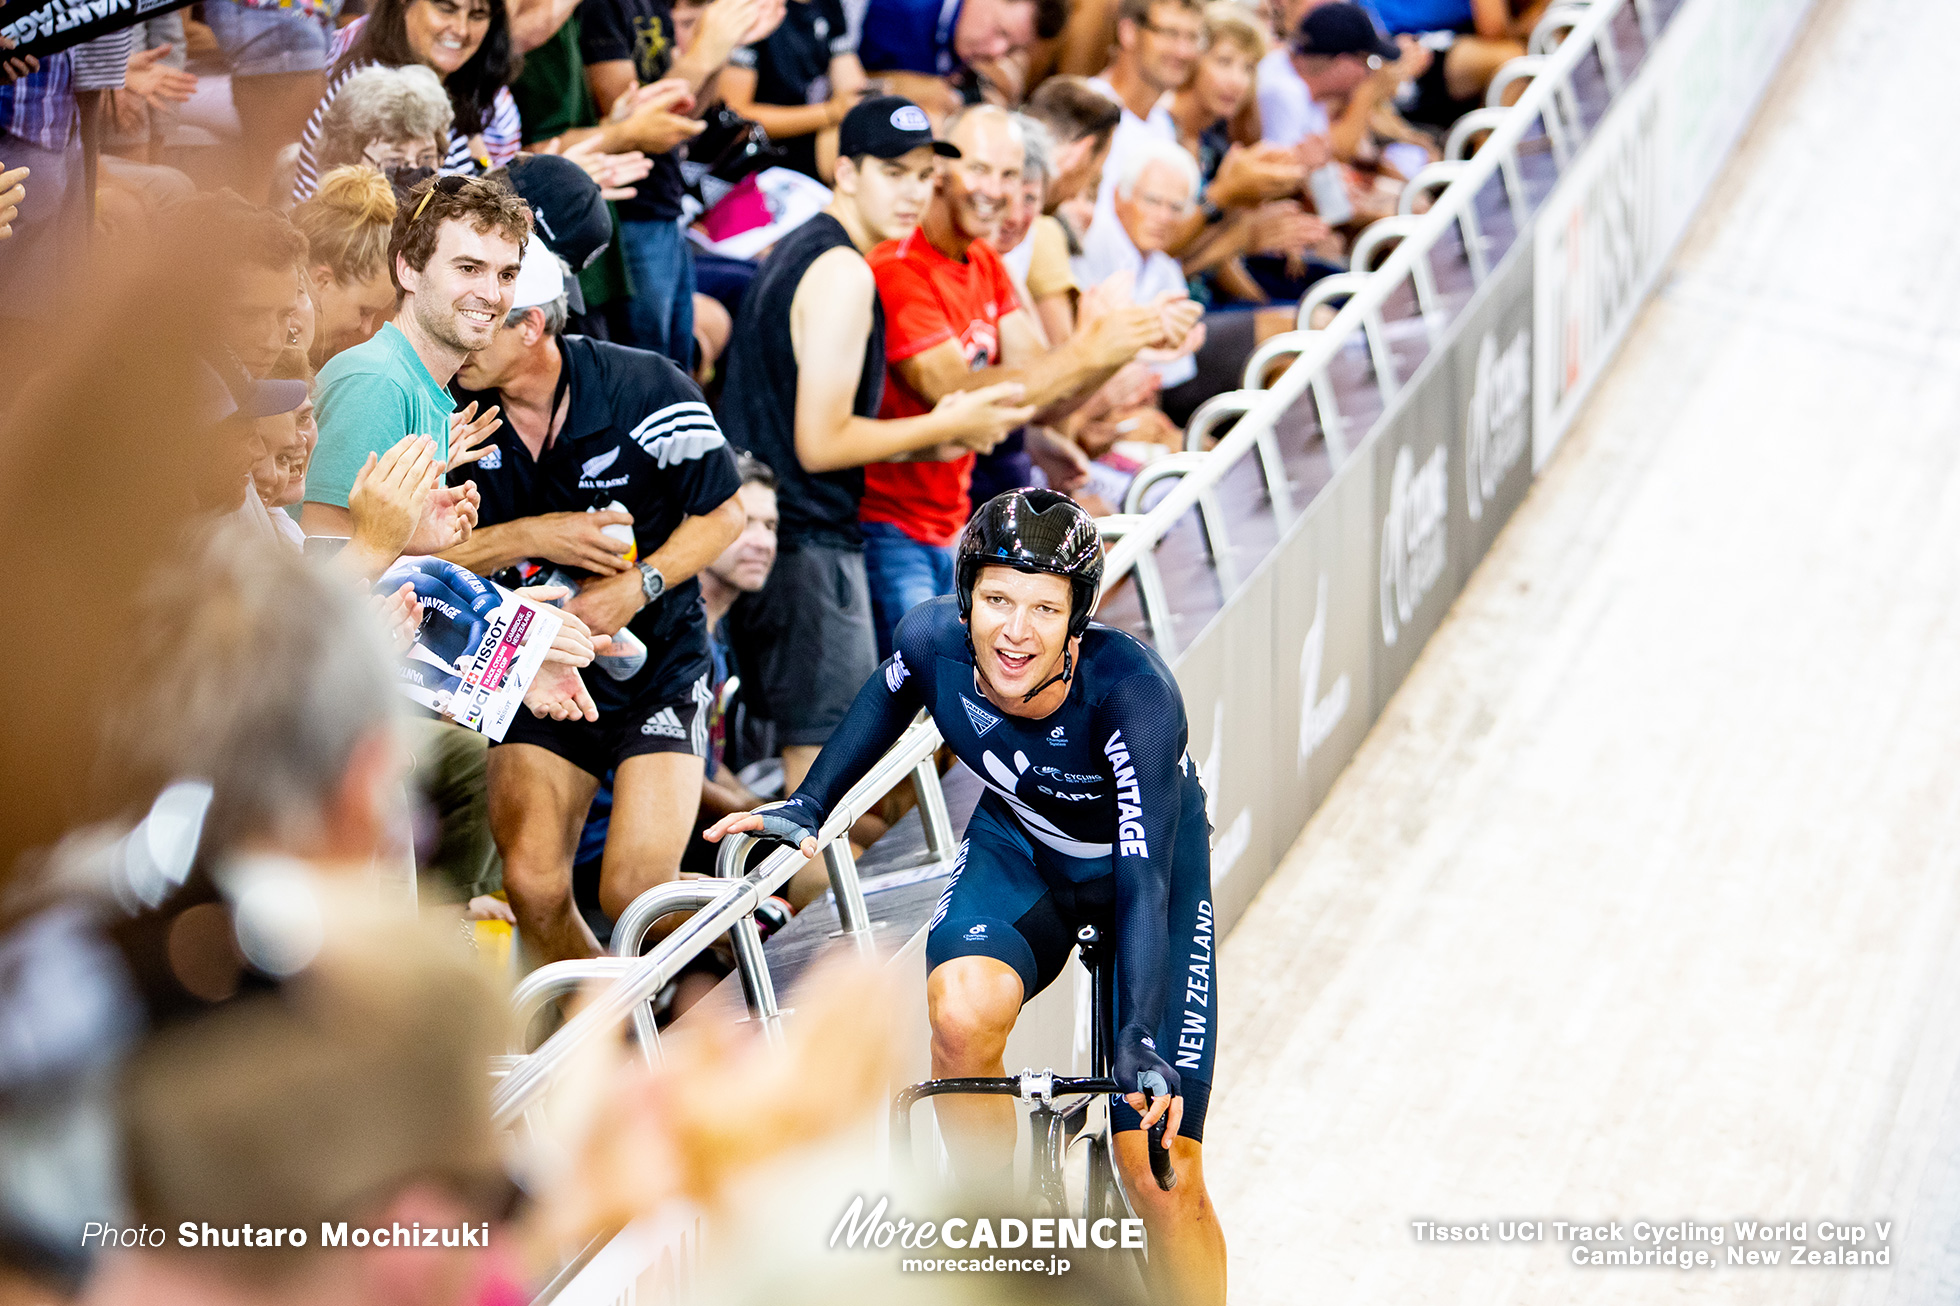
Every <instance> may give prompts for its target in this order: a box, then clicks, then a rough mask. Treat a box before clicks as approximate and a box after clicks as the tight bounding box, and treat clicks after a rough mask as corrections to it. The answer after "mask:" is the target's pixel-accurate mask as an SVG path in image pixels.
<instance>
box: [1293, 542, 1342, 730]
mask: <svg viewBox="0 0 1960 1306" xmlns="http://www.w3.org/2000/svg"><path fill="white" fill-rule="evenodd" d="M1326 656H1327V576H1326V573H1324V572H1323V573H1322V574H1321V577H1320V597H1319V599H1318V600H1316V601H1315V603H1314V610H1313V625H1311V626H1309V627H1307V642H1306V644H1305V645H1304V646H1303V647H1302V648H1301V649H1300V766H1301V767H1302V768H1305V766H1306V765H1307V759H1308V758H1310V757H1312V756H1313V751H1314V749H1316V748H1319V747H1320V746H1321V745H1322V744H1324V743H1326V742H1327V736H1329V735H1331V734H1333V733H1334V727H1335V726H1337V725H1339V724H1340V723H1341V718H1342V717H1344V716H1346V715H1347V710H1348V699H1349V698H1350V697H1351V696H1352V688H1351V686H1350V685H1349V683H1348V674H1347V672H1345V671H1343V672H1342V673H1341V674H1340V675H1339V676H1338V677H1336V678H1335V680H1334V685H1333V688H1331V689H1329V690H1328V691H1327V697H1325V698H1323V699H1319V700H1316V699H1315V697H1314V696H1315V695H1316V694H1318V693H1320V666H1321V663H1322V661H1324V660H1325V658H1326Z"/></svg>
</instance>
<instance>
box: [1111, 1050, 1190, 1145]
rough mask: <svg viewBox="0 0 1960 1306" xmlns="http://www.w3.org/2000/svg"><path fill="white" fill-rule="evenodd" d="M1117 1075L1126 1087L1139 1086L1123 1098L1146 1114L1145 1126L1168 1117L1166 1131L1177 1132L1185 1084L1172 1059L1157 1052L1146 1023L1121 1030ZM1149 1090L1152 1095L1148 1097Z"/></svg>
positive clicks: (1117, 1080) (1117, 1052)
mask: <svg viewBox="0 0 1960 1306" xmlns="http://www.w3.org/2000/svg"><path fill="white" fill-rule="evenodd" d="M1114 1078H1115V1080H1116V1082H1117V1083H1119V1084H1122V1085H1125V1086H1128V1085H1130V1084H1135V1085H1136V1091H1135V1092H1132V1093H1126V1094H1125V1095H1124V1099H1123V1100H1124V1101H1126V1102H1128V1103H1129V1104H1130V1105H1131V1106H1133V1107H1135V1108H1136V1109H1137V1111H1138V1112H1140V1113H1141V1114H1142V1116H1143V1127H1144V1128H1145V1129H1148V1128H1150V1127H1151V1126H1152V1125H1154V1124H1156V1123H1157V1122H1158V1121H1159V1120H1162V1119H1168V1120H1169V1122H1170V1124H1169V1127H1168V1128H1167V1129H1166V1130H1165V1131H1164V1132H1165V1134H1166V1135H1167V1136H1175V1135H1176V1133H1177V1127H1178V1126H1179V1125H1180V1124H1182V1123H1183V1121H1184V1095H1183V1091H1182V1090H1183V1087H1184V1085H1183V1082H1182V1081H1181V1080H1180V1079H1179V1077H1178V1073H1177V1071H1175V1070H1173V1069H1171V1064H1170V1062H1168V1061H1166V1060H1164V1059H1163V1058H1162V1057H1160V1056H1158V1055H1157V1046H1156V1040H1154V1039H1153V1038H1151V1036H1150V1032H1149V1031H1148V1030H1146V1029H1144V1027H1143V1026H1141V1025H1125V1026H1123V1028H1122V1030H1121V1031H1119V1032H1118V1033H1117V1035H1116V1073H1115V1076H1114ZM1145 1089H1148V1090H1149V1092H1150V1094H1151V1097H1149V1098H1146V1097H1145V1096H1144V1090H1145Z"/></svg>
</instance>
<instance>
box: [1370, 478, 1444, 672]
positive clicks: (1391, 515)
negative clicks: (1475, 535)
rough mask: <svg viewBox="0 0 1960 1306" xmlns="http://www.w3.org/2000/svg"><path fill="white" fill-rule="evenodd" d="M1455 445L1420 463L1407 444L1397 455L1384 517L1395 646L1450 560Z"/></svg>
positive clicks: (1387, 633)
mask: <svg viewBox="0 0 1960 1306" xmlns="http://www.w3.org/2000/svg"><path fill="white" fill-rule="evenodd" d="M1449 511H1450V472H1449V446H1448V445H1447V444H1439V445H1437V446H1436V452H1434V453H1432V454H1430V455H1429V457H1428V458H1427V459H1426V460H1424V462H1423V464H1422V466H1421V467H1420V468H1418V467H1417V466H1416V456H1415V454H1413V453H1411V452H1410V450H1409V447H1408V446H1407V445H1403V446H1402V448H1401V450H1400V451H1399V452H1397V453H1396V455H1395V470H1394V472H1393V473H1392V474H1391V475H1390V477H1389V482H1388V516H1387V518H1386V519H1384V520H1383V522H1382V593H1381V602H1382V642H1383V643H1385V644H1387V645H1389V646H1390V647H1391V648H1392V647H1394V645H1395V641H1396V639H1397V638H1398V637H1399V636H1400V635H1401V633H1402V627H1403V626H1404V625H1406V624H1407V623H1408V621H1409V620H1410V618H1412V617H1414V616H1415V615H1416V609H1417V608H1418V607H1420V606H1421V604H1422V601H1423V599H1424V598H1426V597H1428V595H1429V591H1430V590H1432V589H1434V588H1436V582H1437V581H1439V580H1441V579H1442V578H1443V569H1444V568H1445V567H1447V566H1448V565H1449V560H1450V550H1449Z"/></svg>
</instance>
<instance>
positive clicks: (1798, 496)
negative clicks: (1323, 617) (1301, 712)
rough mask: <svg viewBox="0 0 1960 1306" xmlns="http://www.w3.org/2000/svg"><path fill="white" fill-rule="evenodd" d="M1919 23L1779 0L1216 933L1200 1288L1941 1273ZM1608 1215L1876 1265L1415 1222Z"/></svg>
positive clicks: (1955, 931)
mask: <svg viewBox="0 0 1960 1306" xmlns="http://www.w3.org/2000/svg"><path fill="white" fill-rule="evenodd" d="M1957 48H1960V5H1956V4H1954V3H1953V2H1952V0H1822V3H1821V5H1820V8H1819V10H1818V11H1817V12H1816V14H1815V15H1814V17H1813V19H1812V21H1811V23H1810V25H1809V27H1808V29H1807V30H1806V32H1805V33H1804V34H1803V36H1802V37H1801V38H1800V40H1799V43H1798V45H1797V46H1796V48H1795V49H1794V51H1793V53H1792V55H1791V57H1790V59H1789V60H1788V62H1787V63H1786V65H1785V67H1784V68H1783V70H1782V71H1781V73H1780V74H1779V77H1778V80H1777V82H1776V83H1775V85H1774V86H1773V87H1772V89H1771V91H1770V93H1769V96H1768V98H1767V100H1766V102H1765V107H1764V109H1763V111H1762V113H1761V115H1760V116H1759V118H1758V120H1757V122H1756V123H1755V125H1754V126H1753V128H1752V129H1751V130H1750V132H1749V134H1748V135H1747V137H1746V138H1745V140H1744V142H1743V144H1742V146H1741V147H1740V149H1739V150H1738V153H1737V155H1736V156H1735V158H1734V159H1733V160H1732V161H1731V164H1730V166H1729V169H1728V172H1727V174H1726V175H1725V176H1724V178H1723V179H1722V181H1721V182H1719V183H1718V185H1717V188H1716V190H1715V193H1714V194H1713V196H1712V197H1711V199H1710V201H1709V203H1708V205H1707V207H1706V209H1705V210H1704V212H1703V214H1702V216H1701V218H1700V219H1699V220H1698V222H1697V224H1696V225H1695V227H1694V228H1693V229H1692V231H1691V233H1690V235H1689V237H1688V239H1687V242H1686V244H1685V245H1684V246H1683V248H1682V250H1681V251H1680V253H1679V254H1678V256H1677V259H1676V262H1675V265H1674V267H1673V269H1672V271H1671V274H1670V276H1669V278H1668V279H1667V280H1666V281H1665V282H1664V283H1663V288H1662V291H1661V293H1660V294H1659V295H1658V296H1657V297H1656V299H1655V300H1654V301H1653V302H1652V303H1651V304H1649V306H1648V307H1647V309H1646V310H1645V312H1644V314H1643V316H1642V317H1641V318H1640V319H1639V321H1638V322H1637V323H1636V325H1635V327H1634V330H1633V332H1632V334H1631V336H1630V337H1629V341H1628V344H1627V346H1626V348H1625V350H1624V352H1623V353H1622V355H1621V357H1620V360H1619V362H1618V364H1617V366H1616V368H1615V370H1614V371H1613V372H1612V374H1611V375H1609V377H1608V378H1607V380H1606V382H1605V383H1604V384H1603V385H1602V387H1601V388H1600V390H1599V391H1598V392H1597V394H1596V395H1595V398H1594V399H1593V401H1592V403H1591V405H1590V407H1589V408H1588V409H1587V411H1586V413H1585V414H1584V416H1583V417H1582V419H1581V420H1580V422H1579V424H1578V426H1577V427H1576V428H1575V430H1574V431H1573V432H1572V434H1571V435H1570V436H1569V437H1568V439H1567V441H1566V444H1565V447H1564V448H1563V449H1562V450H1561V452H1560V453H1559V455H1558V456H1557V458H1556V459H1555V460H1554V462H1553V464H1552V466H1551V467H1550V469H1549V471H1548V474H1547V475H1546V476H1545V477H1544V478H1542V479H1541V480H1540V481H1539V482H1538V484H1537V486H1536V488H1535V489H1534V490H1533V491H1532V493H1531V496H1530V498H1529V500H1528V501H1527V502H1526V504H1525V506H1524V508H1523V509H1522V510H1521V511H1520V513H1519V514H1518V516H1517V517H1516V518H1515V519H1514V521H1513V522H1512V523H1511V525H1510V528H1509V529H1508V530H1507V531H1506V533H1505V534H1504V536H1503V537H1502V538H1501V540H1500V541H1499V543H1498V545H1497V547H1496V549H1495V551H1494V552H1492V554H1491V555H1490V556H1489V558H1488V560H1487V561H1486V562H1485V563H1484V564H1483V567H1482V569H1481V571H1479V573H1478V574H1477V575H1476V577H1475V578H1474V580H1473V582H1472V584H1471V586H1470V588H1469V589H1468V591H1467V592H1466V593H1465V594H1464V595H1463V596H1462V598H1461V599H1460V600H1459V601H1458V603H1457V605H1456V608H1455V610H1454V612H1453V613H1452V615H1451V617H1450V618H1449V620H1448V621H1447V623H1446V624H1445V625H1444V626H1443V628H1442V630H1441V631H1440V633H1438V635H1437V636H1436V637H1435V639H1434V641H1433V642H1432V643H1431V644H1430V646H1429V647H1428V650H1427V651H1426V652H1425V653H1424V654H1423V657H1422V660H1421V662H1420V663H1419V664H1418V665H1417V668H1416V670H1415V673H1414V674H1413V675H1412V676H1411V678H1410V679H1409V681H1408V682H1407V684H1406V685H1405V686H1404V687H1403V689H1402V691H1401V693H1400V694H1399V695H1398V696H1397V697H1396V699H1395V700H1394V702H1393V703H1392V704H1391V706H1390V707H1389V710H1388V712H1387V714H1386V716H1385V717H1384V718H1383V719H1382V721H1381V722H1380V723H1379V724H1378V725H1377V726H1376V727H1375V730H1374V732H1373V734H1372V735H1371V737H1370V738H1369V740H1368V741H1367V743H1366V744H1365V746H1364V747H1363V748H1362V750H1361V752H1360V753H1359V755H1358V756H1357V757H1356V758H1355V759H1354V761H1353V763H1352V764H1351V766H1350V767H1349V769H1348V771H1347V772H1346V774H1345V775H1344V776H1343V777H1342V778H1341V780H1340V782H1339V784H1338V785H1337V787H1336V788H1335V790H1334V792H1333V794H1332V796H1331V797H1330V799H1329V800H1328V802H1327V803H1326V805H1325V806H1324V807H1323V808H1322V809H1321V810H1320V812H1319V813H1318V814H1317V815H1316V816H1315V818H1314V819H1313V821H1312V822H1311V823H1310V824H1309V825H1308V827H1307V829H1306V831H1305V832H1304V833H1303V834H1302V836H1301V838H1300V840H1299V842H1298V843H1297V844H1296V845H1295V847H1294V848H1293V850H1292V851H1291V853H1290V854H1289V855H1288V856H1287V858H1286V860H1285V862H1284V863H1283V865H1282V867H1281V868H1280V870H1279V871H1278V873H1277V874H1276V875H1275V876H1274V878H1273V879H1272V881H1271V882H1270V883H1269V884H1268V885H1267V886H1266V888H1265V890H1264V891H1263V893H1262V894H1261V895H1260V897H1259V898H1258V900H1257V901H1256V902H1255V903H1254V904H1253V906H1252V908H1251V910H1250V911H1249V912H1248V913H1247V914H1246V916H1245V918H1244V920H1243V921H1242V922H1241V923H1240V924H1239V926H1238V927H1237V929H1236V930H1235V932H1234V933H1233V934H1232V935H1231V936H1230V937H1229V938H1228V939H1227V940H1226V942H1225V944H1224V946H1223V950H1222V963H1221V991H1222V994H1223V997H1224V1000H1225V1006H1224V1017H1223V1019H1224V1024H1223V1028H1222V1032H1221V1035H1220V1040H1219V1046H1220V1059H1219V1065H1218V1079H1217V1091H1216V1093H1215V1095H1214V1097H1213V1099H1212V1106H1211V1115H1210V1124H1209V1127H1208V1130H1207V1137H1206V1147H1205V1152H1206V1162H1207V1170H1208V1177H1209V1180H1210V1185H1211V1189H1212V1191H1213V1193H1214V1194H1215V1196H1216V1200H1217V1202H1218V1205H1219V1207H1220V1210H1221V1214H1222V1216H1223V1219H1224V1223H1225V1228H1226V1231H1227V1235H1228V1237H1229V1239H1230V1242H1231V1274H1232V1292H1231V1296H1232V1300H1233V1301H1234V1302H1235V1303H1246V1304H1251V1303H1268V1302H1270V1303H1309V1302H1341V1303H1347V1304H1349V1306H1363V1304H1373V1303H1395V1304H1396V1306H1409V1304H1412V1303H1452V1304H1458V1303H1491V1304H1493V1306H1497V1304H1500V1303H1501V1304H1502V1306H1524V1304H1525V1303H1547V1304H1548V1306H1550V1304H1554V1303H1556V1304H1558V1306H1566V1304H1568V1303H1573V1302H1586V1303H1592V1302H1649V1301H1653V1302H1659V1301H1696V1302H1723V1303H1728V1302H1735V1303H1744V1302H1747V1303H1757V1302H1760V1303H1777V1304H1779V1306H1784V1304H1789V1303H1813V1302H1830V1303H1875V1302H1888V1303H1889V1302H1901V1303H1933V1302H1952V1301H1955V1300H1960V1083H1956V1078H1955V1073H1956V1068H1960V874H1956V869H1957V865H1956V864H1957V863H1960V784H1956V779H1960V765H1956V763H1960V333H1956V326H1957V325H1960V259H1955V258H1954V257H1953V254H1952V251H1953V250H1954V249H1955V248H1956V246H1955V243H1954V239H1953V222H1952V218H1951V215H1952V214H1953V213H1954V211H1955V209H1956V200H1960V178H1956V174H1955V172H1954V170H1953V168H1952V167H1951V163H1950V159H1949V155H1950V153H1951V147H1950V140H1951V128H1950V125H1949V124H1948V123H1946V122H1945V120H1944V117H1943V116H1942V115H1940V114H1939V113H1938V108H1939V106H1940V105H1941V104H1942V103H1943V102H1944V100H1945V99H1946V98H1948V97H1946V96H1945V95H1943V94H1942V93H1941V92H1940V90H1939V89H1937V88H1942V87H1946V86H1950V84H1951V67H1952V51H1953V50H1955V49H1957ZM1643 1217H1645V1218H1649V1219H1658V1220H1661V1221H1667V1222H1673V1221H1679V1220H1683V1219H1688V1220H1695V1221H1705V1222H1709V1223H1722V1224H1724V1225H1727V1223H1728V1222H1730V1221H1732V1220H1734V1219H1737V1218H1768V1219H1774V1220H1781V1219H1784V1218H1790V1219H1796V1220H1806V1221H1808V1222H1810V1224H1811V1226H1812V1229H1811V1234H1812V1241H1815V1233H1816V1230H1815V1224H1816V1222H1817V1221H1818V1220H1820V1219H1829V1220H1834V1221H1835V1220H1842V1221H1847V1222H1852V1223H1858V1224H1861V1225H1863V1226H1864V1227H1865V1228H1866V1230H1867V1231H1868V1237H1870V1236H1872V1233H1873V1232H1875V1230H1874V1222H1875V1221H1888V1222H1891V1229H1890V1238H1889V1246H1890V1253H1891V1255H1890V1259H1891V1265H1890V1267H1889V1268H1879V1269H1871V1268H1859V1269H1827V1268H1791V1267H1789V1266H1788V1265H1787V1264H1786V1265H1784V1266H1781V1267H1779V1268H1774V1269H1766V1268H1755V1269H1750V1268H1726V1267H1725V1268H1719V1269H1715V1270H1712V1271H1711V1270H1697V1271H1692V1272H1685V1273H1684V1272H1683V1271H1680V1270H1674V1269H1666V1268H1646V1269H1625V1268H1617V1269H1579V1268H1575V1267H1574V1266H1573V1265H1572V1263H1571V1261H1570V1259H1569V1253H1570V1251H1571V1246H1570V1244H1560V1243H1557V1242H1550V1241H1548V1242H1547V1243H1546V1244H1544V1245H1530V1244H1515V1243H1514V1244H1509V1245H1505V1244H1496V1245H1491V1246H1482V1245H1454V1246H1436V1245H1425V1244H1420V1243H1418V1242H1417V1241H1416V1240H1415V1238H1414V1237H1413V1235H1412V1231H1411V1223H1412V1222H1413V1221H1416V1220H1442V1221H1461V1222H1481V1221H1486V1220H1488V1221H1493V1222H1495V1221H1498V1220H1509V1219H1516V1218H1525V1219H1538V1218H1542V1219H1544V1220H1546V1221H1552V1220H1567V1221H1581V1222H1590V1221H1598V1220H1609V1219H1617V1220H1620V1221H1622V1222H1623V1223H1625V1224H1628V1225H1630V1224H1631V1222H1632V1221H1634V1220H1636V1219H1639V1218H1643ZM1867 1245H1868V1246H1870V1245H1872V1244H1871V1243H1869V1242H1868V1243H1867ZM1784 1260H1785V1261H1786V1262H1787V1260H1788V1257H1787V1255H1786V1256H1785V1257H1784Z"/></svg>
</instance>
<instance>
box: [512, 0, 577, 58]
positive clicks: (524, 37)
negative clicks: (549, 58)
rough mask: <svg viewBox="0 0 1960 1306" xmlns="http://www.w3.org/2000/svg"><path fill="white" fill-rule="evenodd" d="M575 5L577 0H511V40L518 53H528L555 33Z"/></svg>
mask: <svg viewBox="0 0 1960 1306" xmlns="http://www.w3.org/2000/svg"><path fill="white" fill-rule="evenodd" d="M577 8H578V0H512V3H511V6H510V43H511V44H512V45H513V46H515V47H516V48H517V52H518V53H519V54H529V53H531V51H533V50H535V49H537V48H538V47H539V46H541V45H543V44H544V43H545V42H546V41H549V40H550V39H551V38H552V37H554V36H556V35H558V29H559V28H561V27H563V26H564V25H565V20H566V19H568V18H570V17H571V16H572V11H573V10H574V9H577Z"/></svg>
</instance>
